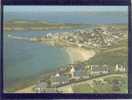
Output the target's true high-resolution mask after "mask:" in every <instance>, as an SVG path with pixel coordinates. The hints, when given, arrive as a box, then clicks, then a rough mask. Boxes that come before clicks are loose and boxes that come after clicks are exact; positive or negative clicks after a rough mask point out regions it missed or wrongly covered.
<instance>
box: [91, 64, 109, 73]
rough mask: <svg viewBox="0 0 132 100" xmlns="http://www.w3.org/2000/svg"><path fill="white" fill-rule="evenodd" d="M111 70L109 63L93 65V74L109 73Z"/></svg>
mask: <svg viewBox="0 0 132 100" xmlns="http://www.w3.org/2000/svg"><path fill="white" fill-rule="evenodd" d="M108 72H109V69H108V66H107V65H101V66H99V65H91V74H101V73H102V74H107V73H108Z"/></svg>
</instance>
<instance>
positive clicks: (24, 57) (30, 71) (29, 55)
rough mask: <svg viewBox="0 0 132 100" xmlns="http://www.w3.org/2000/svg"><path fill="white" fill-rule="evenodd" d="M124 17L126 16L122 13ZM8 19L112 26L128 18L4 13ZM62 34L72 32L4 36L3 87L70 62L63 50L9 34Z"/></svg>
mask: <svg viewBox="0 0 132 100" xmlns="http://www.w3.org/2000/svg"><path fill="white" fill-rule="evenodd" d="M123 14H124V13H123ZM4 17H5V21H7V20H16V19H17V20H44V21H45V20H46V21H49V22H53V23H79V24H83V23H85V24H113V23H127V20H128V19H127V15H126V14H125V15H121V16H118V15H117V14H114V13H113V14H111V15H110V14H104V13H103V14H102V15H101V14H96V15H95V14H93V15H90V14H78V13H64V12H63V13H59V14H58V13H46V14H44V13H39V14H34V13H11V12H10V13H9V12H6V13H4ZM58 31H60V32H63V31H71V30H49V31H43V32H40V31H39V32H37V31H26V32H12V33H4V86H5V87H12V86H14V84H19V81H21V84H24V82H25V81H26V80H25V79H31V78H33V77H37V76H39V75H40V73H43V74H45V73H47V72H50V71H53V70H55V69H56V68H57V67H59V66H62V65H66V64H69V63H70V60H69V56H68V54H67V53H66V52H65V50H64V49H63V48H55V47H50V46H47V45H45V44H39V43H31V42H26V41H22V40H15V39H12V38H9V37H7V34H13V35H17V36H26V37H28V36H29V37H31V36H38V35H39V36H41V35H43V34H47V33H48V32H52V33H54V32H58Z"/></svg>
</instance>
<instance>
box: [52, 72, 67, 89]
mask: <svg viewBox="0 0 132 100" xmlns="http://www.w3.org/2000/svg"><path fill="white" fill-rule="evenodd" d="M68 82H69V78H68V76H65V75H59V76H58V75H57V74H56V75H55V76H52V77H51V87H57V86H60V85H62V84H66V83H68Z"/></svg>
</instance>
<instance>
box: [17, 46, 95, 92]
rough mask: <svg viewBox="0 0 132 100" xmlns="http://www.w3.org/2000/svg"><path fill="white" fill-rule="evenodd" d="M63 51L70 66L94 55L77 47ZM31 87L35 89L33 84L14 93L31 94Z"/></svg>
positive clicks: (90, 51) (92, 52) (93, 52)
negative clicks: (68, 59) (67, 56)
mask: <svg viewBox="0 0 132 100" xmlns="http://www.w3.org/2000/svg"><path fill="white" fill-rule="evenodd" d="M64 50H65V51H66V53H67V54H68V55H69V58H70V61H71V63H72V64H74V63H76V62H78V61H79V62H83V61H86V60H89V59H90V58H92V57H93V56H95V54H96V53H95V51H93V50H86V49H83V48H77V47H68V48H64ZM33 87H35V84H34V85H31V86H28V87H25V88H23V89H20V90H17V91H16V92H15V93H33V91H32V88H33Z"/></svg>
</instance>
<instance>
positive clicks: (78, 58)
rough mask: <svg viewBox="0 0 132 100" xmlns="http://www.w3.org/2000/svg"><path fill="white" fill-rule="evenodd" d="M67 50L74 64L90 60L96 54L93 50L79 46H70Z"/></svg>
mask: <svg viewBox="0 0 132 100" xmlns="http://www.w3.org/2000/svg"><path fill="white" fill-rule="evenodd" d="M65 50H66V52H67V54H68V55H69V57H70V60H71V63H73V64H74V63H76V62H83V61H86V60H89V59H90V58H92V57H93V56H95V54H96V53H95V51H93V50H86V49H83V48H77V47H68V48H66V49H65Z"/></svg>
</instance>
